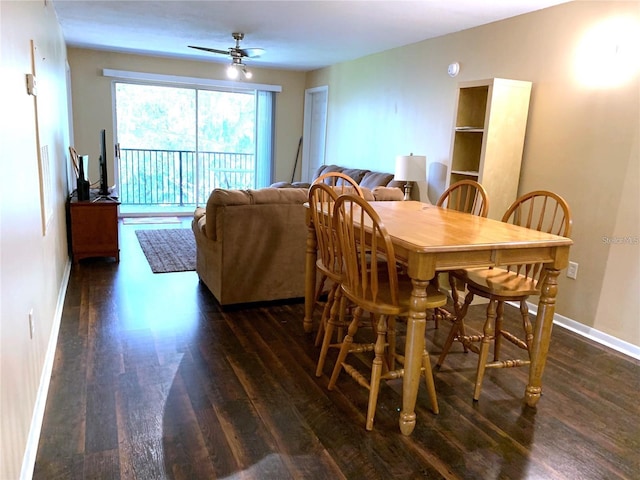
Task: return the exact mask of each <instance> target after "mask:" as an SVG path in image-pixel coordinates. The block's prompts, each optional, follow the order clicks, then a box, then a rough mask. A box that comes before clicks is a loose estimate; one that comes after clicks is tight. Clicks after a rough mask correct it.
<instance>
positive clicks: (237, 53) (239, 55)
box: [189, 32, 264, 78]
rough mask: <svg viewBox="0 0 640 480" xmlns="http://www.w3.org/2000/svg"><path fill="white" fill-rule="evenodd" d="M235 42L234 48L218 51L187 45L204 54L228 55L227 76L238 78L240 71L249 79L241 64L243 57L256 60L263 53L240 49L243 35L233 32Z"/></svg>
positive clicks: (244, 67) (244, 66) (255, 50)
mask: <svg viewBox="0 0 640 480" xmlns="http://www.w3.org/2000/svg"><path fill="white" fill-rule="evenodd" d="M232 36H233V38H234V40H235V41H236V46H235V47H229V48H228V49H227V50H219V49H217V48H209V47H198V46H194V45H189V48H195V49H196V50H203V51H205V52H211V53H218V54H220V55H229V56H230V57H231V65H230V66H229V69H227V75H229V77H231V78H236V77H237V76H238V70H240V71H242V73H243V74H244V76H245V77H246V78H251V72H249V71H248V70H247V68H246V65H245V64H244V63H242V59H243V58H244V57H247V58H257V57H259V56H260V55H262V54H263V53H264V49H262V48H241V47H240V41H241V40H242V39H244V33H240V32H234V33H233V34H232Z"/></svg>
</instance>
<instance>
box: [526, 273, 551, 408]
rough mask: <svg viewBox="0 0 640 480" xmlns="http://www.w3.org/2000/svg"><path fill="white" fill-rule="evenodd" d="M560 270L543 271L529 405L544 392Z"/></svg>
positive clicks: (532, 355)
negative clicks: (545, 369) (544, 377)
mask: <svg viewBox="0 0 640 480" xmlns="http://www.w3.org/2000/svg"><path fill="white" fill-rule="evenodd" d="M559 274H560V270H557V269H552V268H547V269H546V272H543V278H544V281H543V283H542V287H541V288H540V300H539V302H538V314H537V315H536V324H535V328H534V332H533V345H532V346H531V365H530V366H529V384H528V385H527V388H526V389H525V400H526V402H527V405H529V406H530V407H535V405H536V403H538V400H540V394H541V393H542V372H543V371H544V366H545V364H546V362H547V353H548V352H549V342H550V340H551V329H552V327H553V315H554V312H555V308H556V295H557V294H558V275H559Z"/></svg>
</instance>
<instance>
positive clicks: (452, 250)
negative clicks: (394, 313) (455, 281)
mask: <svg viewBox="0 0 640 480" xmlns="http://www.w3.org/2000/svg"><path fill="white" fill-rule="evenodd" d="M371 205H372V206H373V208H374V209H375V211H376V212H377V213H378V215H379V216H380V219H381V220H382V223H383V224H384V225H385V227H386V229H387V231H388V232H389V235H390V236H391V239H392V242H393V245H394V248H395V253H396V256H397V257H398V259H399V260H400V261H402V262H404V263H406V265H407V272H408V274H409V276H410V277H411V281H412V284H413V290H412V293H411V303H410V313H409V318H408V321H407V336H406V346H405V374H404V378H403V383H402V410H401V412H400V431H401V432H402V433H403V434H404V435H410V434H411V432H413V429H414V428H415V424H416V414H415V405H416V399H417V395H418V387H419V385H420V367H421V358H422V352H423V350H424V345H425V325H426V316H427V315H426V309H425V305H426V298H427V293H426V291H427V285H428V283H429V281H430V280H431V279H432V278H434V276H435V275H436V273H437V272H442V271H447V270H455V269H460V268H473V267H490V266H501V265H503V266H504V265H515V264H532V263H544V264H545V268H546V274H544V275H542V277H541V278H544V281H543V284H542V286H541V294H540V296H539V301H538V311H537V316H536V321H535V326H534V338H533V344H532V347H531V364H530V367H529V381H528V384H527V386H526V388H525V393H524V395H525V401H526V403H527V405H529V406H531V407H533V406H535V405H536V403H537V402H538V400H539V398H540V394H541V391H542V373H543V371H544V367H545V363H546V359H547V352H548V350H549V340H550V337H551V329H552V325H553V316H554V311H555V302H556V295H557V291H558V282H557V279H558V275H559V273H560V270H562V269H563V268H565V267H566V266H567V265H568V262H569V248H570V246H571V245H572V243H573V242H572V241H571V240H570V239H569V238H565V237H560V236H557V235H552V234H548V233H544V232H538V231H536V230H531V229H528V228H524V227H519V226H516V225H512V224H508V223H504V222H500V221H497V220H492V219H487V218H482V217H478V216H474V215H470V214H466V213H461V212H457V211H455V210H449V209H445V208H442V207H436V206H433V205H430V204H426V203H422V202H417V201H381V202H371ZM310 217H311V216H310V215H307V225H308V236H307V255H306V265H305V268H306V272H305V314H304V330H305V331H307V332H310V331H311V330H312V315H313V308H314V304H315V298H314V297H315V285H316V267H315V262H316V256H317V252H316V240H315V230H314V227H313V224H312V223H311V218H310Z"/></svg>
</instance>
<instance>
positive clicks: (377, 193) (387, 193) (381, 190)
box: [363, 187, 404, 201]
mask: <svg viewBox="0 0 640 480" xmlns="http://www.w3.org/2000/svg"><path fill="white" fill-rule="evenodd" d="M363 190H364V189H363ZM372 193H373V196H374V198H375V200H376V201H389V200H404V193H403V192H402V189H400V188H397V187H376V188H374V189H373V190H372Z"/></svg>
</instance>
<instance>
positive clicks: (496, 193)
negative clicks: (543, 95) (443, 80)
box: [449, 78, 531, 219]
mask: <svg viewBox="0 0 640 480" xmlns="http://www.w3.org/2000/svg"><path fill="white" fill-rule="evenodd" d="M530 97H531V82H525V81H520V80H507V79H503V78H493V79H489V80H479V81H473V82H462V83H460V85H459V86H458V96H457V101H456V110H455V112H456V114H455V123H454V127H453V139H452V142H451V143H452V145H451V168H450V174H449V184H453V183H455V182H457V181H459V180H462V179H471V180H476V181H477V182H479V183H481V184H482V185H483V186H484V187H485V189H486V190H487V194H488V196H489V217H490V218H495V219H500V218H502V214H503V213H504V212H505V211H506V210H507V208H509V206H510V205H511V203H513V201H514V200H515V199H516V197H517V194H518V184H519V182H520V166H521V164H522V151H523V148H524V138H525V131H526V127H527V117H528V114H529V99H530Z"/></svg>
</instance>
